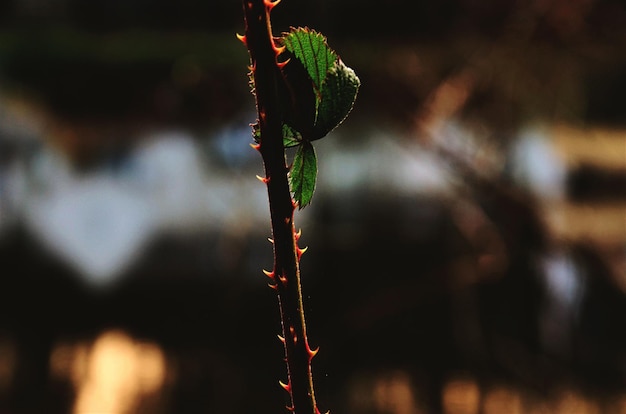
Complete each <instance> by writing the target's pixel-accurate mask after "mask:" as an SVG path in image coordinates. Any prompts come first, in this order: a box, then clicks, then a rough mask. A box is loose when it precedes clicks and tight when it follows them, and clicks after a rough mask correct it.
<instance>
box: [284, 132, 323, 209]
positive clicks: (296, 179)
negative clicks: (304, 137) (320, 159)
mask: <svg viewBox="0 0 626 414" xmlns="http://www.w3.org/2000/svg"><path fill="white" fill-rule="evenodd" d="M316 178H317V157H316V156H315V149H314V148H313V145H312V144H311V143H310V142H309V141H303V142H302V145H301V146H299V147H298V150H297V151H296V155H295V156H294V159H293V165H292V166H291V171H290V172H289V184H290V186H291V191H293V198H294V199H295V200H296V202H297V203H298V208H299V209H303V208H304V207H306V206H307V205H308V204H309V203H310V202H311V199H312V198H313V192H314V191H315V180H316Z"/></svg>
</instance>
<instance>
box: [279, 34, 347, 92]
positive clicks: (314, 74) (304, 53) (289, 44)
mask: <svg viewBox="0 0 626 414" xmlns="http://www.w3.org/2000/svg"><path fill="white" fill-rule="evenodd" d="M283 43H284V45H285V47H286V48H287V50H288V51H289V52H291V53H293V54H294V55H295V57H296V58H297V59H298V60H299V61H300V62H302V64H303V65H304V67H305V68H306V70H307V72H308V74H309V77H310V78H311V80H312V81H313V84H314V85H315V89H316V90H317V91H320V90H321V88H322V84H323V83H324V81H325V80H326V76H327V75H328V71H329V70H330V68H332V67H333V65H334V64H335V62H336V61H337V54H336V53H335V52H334V51H333V50H332V49H331V48H330V47H329V46H328V44H327V43H326V38H325V37H324V35H322V34H321V33H318V32H316V31H315V30H310V29H308V28H306V27H305V28H297V29H291V32H289V33H287V34H285V35H284V37H283Z"/></svg>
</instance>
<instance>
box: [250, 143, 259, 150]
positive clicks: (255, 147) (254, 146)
mask: <svg viewBox="0 0 626 414" xmlns="http://www.w3.org/2000/svg"><path fill="white" fill-rule="evenodd" d="M250 146H251V147H252V149H255V150H257V151H259V150H260V149H261V144H252V143H251V144H250Z"/></svg>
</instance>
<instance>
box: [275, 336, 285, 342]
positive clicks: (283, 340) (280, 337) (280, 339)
mask: <svg viewBox="0 0 626 414" xmlns="http://www.w3.org/2000/svg"><path fill="white" fill-rule="evenodd" d="M276 336H278V340H279V341H280V342H282V343H283V344H284V343H285V338H283V337H282V336H280V335H276Z"/></svg>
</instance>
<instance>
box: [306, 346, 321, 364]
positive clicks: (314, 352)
mask: <svg viewBox="0 0 626 414" xmlns="http://www.w3.org/2000/svg"><path fill="white" fill-rule="evenodd" d="M307 351H308V353H309V361H310V360H312V359H313V358H315V355H317V353H318V352H319V351H320V347H319V346H318V347H317V348H315V349H311V348H309V349H308V350H307Z"/></svg>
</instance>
